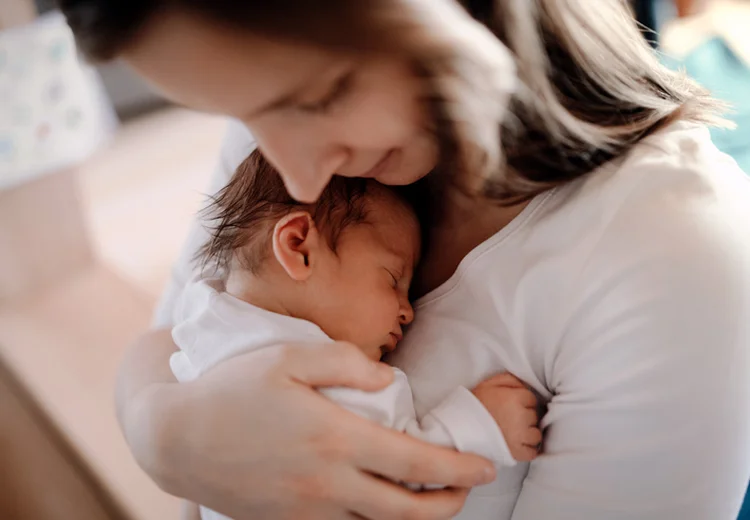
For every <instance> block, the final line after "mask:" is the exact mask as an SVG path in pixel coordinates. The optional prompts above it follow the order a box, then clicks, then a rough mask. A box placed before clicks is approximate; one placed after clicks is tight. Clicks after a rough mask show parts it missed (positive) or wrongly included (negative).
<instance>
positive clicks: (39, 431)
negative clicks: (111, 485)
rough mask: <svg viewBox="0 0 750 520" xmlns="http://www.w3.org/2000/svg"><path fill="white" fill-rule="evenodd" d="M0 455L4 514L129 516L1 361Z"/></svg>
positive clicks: (105, 519) (109, 519) (60, 518)
mask: <svg viewBox="0 0 750 520" xmlns="http://www.w3.org/2000/svg"><path fill="white" fill-rule="evenodd" d="M0 460H2V464H0V518H3V519H13V520H40V519H44V520H70V519H76V520H124V519H125V518H126V517H125V516H124V515H123V514H122V512H121V511H119V510H118V508H117V506H115V505H114V504H113V503H112V502H111V500H109V497H108V496H107V494H106V493H104V492H103V491H102V489H101V487H100V486H99V485H98V483H97V481H96V479H95V478H93V477H92V475H91V473H90V472H89V471H88V470H87V468H86V467H85V465H83V464H82V463H81V461H80V459H79V458H78V457H77V456H76V455H75V453H73V452H72V451H71V450H70V447H69V446H67V445H66V443H65V442H63V441H62V439H60V438H59V436H57V435H55V433H54V430H53V429H51V428H50V425H49V424H48V422H47V421H46V420H45V419H44V418H43V417H41V415H40V413H39V411H38V410H37V409H36V406H35V405H34V403H33V402H32V401H31V400H30V399H29V396H28V395H27V394H26V393H25V392H24V390H23V388H22V387H21V386H20V384H19V382H18V381H15V380H14V378H13V377H12V375H11V374H10V373H9V372H8V371H7V370H5V369H3V367H2V366H0Z"/></svg>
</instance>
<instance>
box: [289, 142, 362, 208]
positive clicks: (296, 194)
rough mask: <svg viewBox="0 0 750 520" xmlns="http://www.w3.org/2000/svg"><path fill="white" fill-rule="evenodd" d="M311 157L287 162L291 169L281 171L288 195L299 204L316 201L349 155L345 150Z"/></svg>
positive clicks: (300, 157) (299, 157)
mask: <svg viewBox="0 0 750 520" xmlns="http://www.w3.org/2000/svg"><path fill="white" fill-rule="evenodd" d="M290 153H294V152H290ZM311 155H313V157H311V158H310V159H309V160H306V159H305V158H304V157H302V156H298V159H299V160H298V161H297V160H293V161H288V163H291V164H290V166H291V167H290V168H286V169H285V170H286V171H281V176H282V177H283V179H284V183H285V184H286V188H287V191H289V195H291V196H292V197H293V198H294V199H295V200H298V201H299V202H306V203H312V202H315V201H316V200H318V197H320V194H321V193H322V192H323V190H324V189H325V187H326V186H328V183H329V182H330V180H331V177H333V176H334V175H335V174H336V173H338V172H339V171H340V169H341V167H342V166H343V165H344V164H346V162H347V161H348V160H349V153H348V152H347V151H346V150H345V149H337V150H332V151H330V152H328V153H325V154H321V156H320V157H319V158H317V159H316V158H314V155H315V154H311ZM292 165H293V166H292Z"/></svg>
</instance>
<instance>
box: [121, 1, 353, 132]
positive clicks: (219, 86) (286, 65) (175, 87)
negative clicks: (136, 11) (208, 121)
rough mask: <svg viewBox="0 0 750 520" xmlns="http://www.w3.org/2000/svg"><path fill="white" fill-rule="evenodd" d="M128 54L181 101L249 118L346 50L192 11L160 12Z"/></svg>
mask: <svg viewBox="0 0 750 520" xmlns="http://www.w3.org/2000/svg"><path fill="white" fill-rule="evenodd" d="M123 57H124V59H125V60H126V61H127V62H128V63H129V64H130V65H131V66H132V67H133V68H135V69H136V70H137V71H138V72H139V73H140V74H141V75H143V76H144V77H145V78H146V79H147V80H148V81H149V82H150V83H152V84H153V85H154V86H155V87H156V88H157V89H159V90H160V91H162V93H164V95H166V96H167V97H168V98H170V99H172V100H173V101H175V102H177V103H180V104H183V105H185V106H189V107H192V108H195V109H198V110H203V111H207V112H218V113H223V114H228V115H232V116H234V117H238V118H243V119H247V118H248V117H249V116H250V115H252V114H255V113H257V112H259V111H262V110H263V109H264V108H266V107H268V106H269V105H272V104H274V103H275V102H276V101H278V100H280V99H283V98H284V97H288V96H290V95H293V94H294V93H295V92H296V91H298V90H300V89H302V88H304V87H305V86H306V85H309V84H310V83H311V82H313V81H314V80H315V79H316V78H317V77H320V75H321V74H324V73H325V71H326V70H328V69H329V68H330V67H334V66H336V64H337V63H339V62H340V61H341V60H342V59H343V57H342V56H341V55H340V54H335V53H333V52H331V51H328V50H326V49H324V48H322V47H317V46H313V45H304V44H300V43H292V42H288V41H280V40H271V39H269V38H266V37H263V36H260V35H256V34H252V33H249V32H240V31H238V30H234V29H230V28H228V27H225V26H220V25H217V24H213V23H211V22H208V21H206V20H203V19H199V18H197V17H194V16H190V15H188V14H184V13H179V12H169V13H165V14H164V15H163V16H160V17H158V18H156V19H154V20H153V21H152V22H151V23H150V24H149V25H148V26H147V27H146V28H145V29H144V31H143V32H142V33H141V34H140V35H139V37H138V38H137V40H136V41H135V42H134V43H133V44H132V45H131V46H130V47H129V48H128V49H127V50H126V51H125V52H124V53H123Z"/></svg>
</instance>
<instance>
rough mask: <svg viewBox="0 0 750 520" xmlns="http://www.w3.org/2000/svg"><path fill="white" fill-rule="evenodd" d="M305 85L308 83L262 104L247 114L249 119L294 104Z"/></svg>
mask: <svg viewBox="0 0 750 520" xmlns="http://www.w3.org/2000/svg"><path fill="white" fill-rule="evenodd" d="M305 86H306V84H305V85H300V86H298V87H296V88H295V89H294V90H293V91H291V92H288V93H286V94H284V95H282V96H281V97H279V98H276V99H274V100H271V101H269V102H267V103H266V104H264V105H262V106H261V107H260V108H256V109H255V110H254V111H253V112H252V113H251V114H250V115H248V116H246V117H247V119H253V118H256V117H260V116H262V115H264V114H267V113H268V112H273V111H274V110H279V109H280V108H286V107H289V106H291V105H294V104H295V103H296V100H297V99H298V98H299V96H300V93H301V92H302V89H304V88H305Z"/></svg>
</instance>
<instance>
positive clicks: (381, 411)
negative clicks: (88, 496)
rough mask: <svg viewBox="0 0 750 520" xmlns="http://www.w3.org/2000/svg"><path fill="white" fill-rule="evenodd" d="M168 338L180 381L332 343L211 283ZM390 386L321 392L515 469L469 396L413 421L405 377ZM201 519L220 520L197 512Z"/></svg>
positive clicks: (187, 303) (180, 314)
mask: <svg viewBox="0 0 750 520" xmlns="http://www.w3.org/2000/svg"><path fill="white" fill-rule="evenodd" d="M175 324H176V325H175V327H174V328H173V329H172V338H173V339H174V341H175V344H176V345H177V346H178V347H179V349H180V350H179V351H178V352H175V353H174V354H172V357H171V358H170V367H171V368H172V372H173V373H174V375H175V377H176V378H177V380H178V381H180V382H186V381H192V380H194V379H197V378H198V377H200V376H201V375H203V374H205V373H206V372H207V371H209V370H211V368H213V367H215V366H216V365H217V364H219V363H221V362H223V361H227V360H229V359H231V358H232V357H234V356H237V355H240V354H246V353H250V352H256V351H259V350H267V349H273V348H279V346H280V345H284V344H289V343H295V344H305V343H310V344H321V343H328V342H331V341H332V340H331V339H330V338H329V337H328V336H326V334H325V333H324V332H323V331H322V330H321V329H320V328H319V327H318V326H316V325H314V324H313V323H310V322H308V321H304V320H300V319H297V318H292V317H289V316H284V315H281V314H276V313H273V312H269V311H266V310H264V309H261V308H258V307H255V306H253V305H250V304H249V303H246V302H244V301H242V300H239V299H237V298H234V297H233V296H231V295H229V294H228V293H226V292H224V290H223V283H222V282H221V281H220V280H216V279H204V280H196V281H194V282H191V283H189V284H188V286H187V288H186V289H185V290H184V291H183V293H182V297H181V300H180V302H179V303H178V306H177V310H176V313H175ZM393 372H394V381H393V383H392V384H391V385H389V386H388V387H387V388H385V389H384V390H382V391H379V392H363V391H361V390H354V389H350V388H327V389H322V390H321V393H323V394H324V395H325V396H326V397H328V398H329V399H331V400H333V401H335V402H336V403H338V404H340V405H341V406H343V407H344V408H346V409H348V410H350V411H352V412H354V413H356V414H358V415H360V416H362V417H365V418H367V419H370V420H372V421H375V422H377V423H378V424H380V425H382V426H385V427H387V428H393V429H396V430H398V431H401V432H404V433H407V434H409V435H412V436H414V437H416V438H418V439H421V440H424V441H427V442H432V443H435V444H439V445H441V446H446V447H452V448H456V449H458V450H461V451H468V452H472V453H476V454H478V455H481V456H483V457H485V458H487V459H490V460H492V461H493V462H494V463H495V464H496V465H497V466H498V467H500V466H508V467H512V466H515V465H516V462H515V460H513V457H512V455H511V454H510V450H509V449H508V446H507V444H506V443H505V439H504V438H503V435H502V433H501V431H500V428H499V427H498V425H497V423H496V422H495V420H494V419H493V418H492V416H491V415H490V413H489V412H488V411H487V410H486V409H485V408H484V406H483V405H482V403H480V402H479V400H478V399H477V398H476V397H474V394H472V393H471V392H470V391H469V390H467V389H466V388H464V387H461V386H457V387H456V388H454V389H452V391H451V392H448V394H447V395H446V396H445V398H444V399H442V400H441V402H440V403H437V404H436V406H435V407H434V409H433V410H432V411H429V412H426V413H423V414H421V418H420V419H419V420H418V419H417V414H416V411H415V409H414V401H413V397H412V392H411V388H410V387H409V381H408V380H407V378H406V375H405V374H404V373H403V372H402V371H401V370H399V369H397V368H394V369H393ZM201 514H202V517H203V520H209V519H219V518H225V517H223V516H222V515H219V514H218V513H215V512H211V511H210V510H208V509H206V508H203V507H202V508H201Z"/></svg>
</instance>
